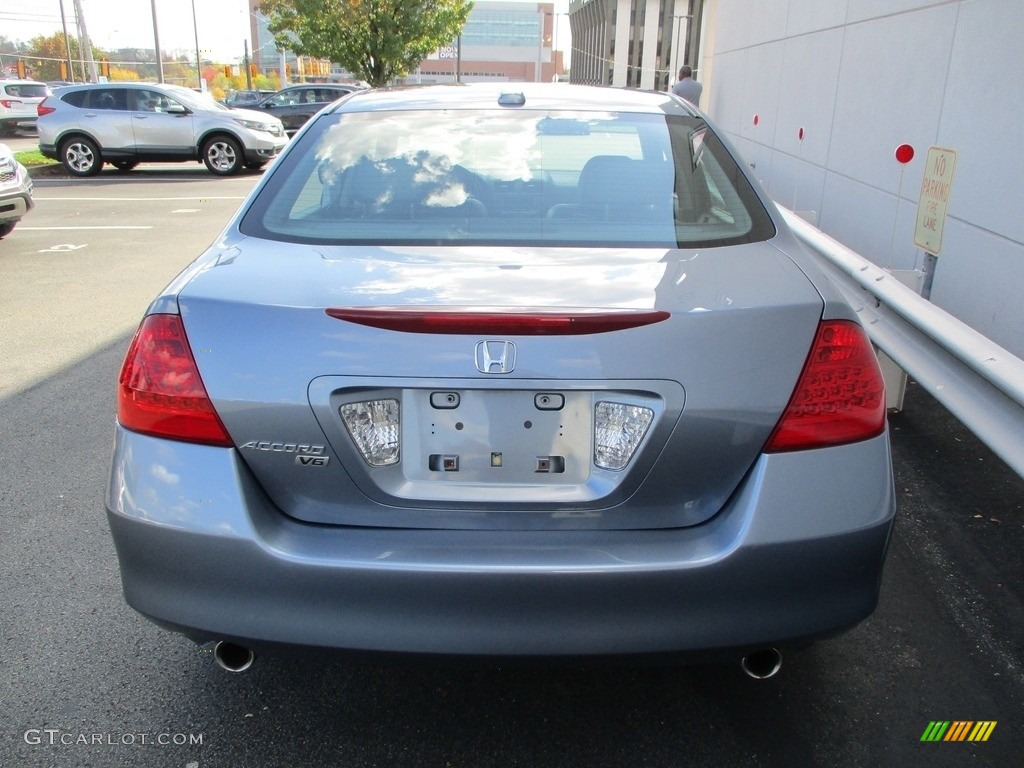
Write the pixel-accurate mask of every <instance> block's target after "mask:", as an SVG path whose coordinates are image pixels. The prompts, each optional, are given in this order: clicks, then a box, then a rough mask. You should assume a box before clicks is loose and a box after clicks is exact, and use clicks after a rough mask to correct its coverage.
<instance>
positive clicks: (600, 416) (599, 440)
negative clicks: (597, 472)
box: [594, 401, 654, 470]
mask: <svg viewBox="0 0 1024 768" xmlns="http://www.w3.org/2000/svg"><path fill="white" fill-rule="evenodd" d="M653 419H654V411H652V410H651V409H650V408H644V407H643V406H640V405H628V404H626V403H612V402H607V401H602V402H599V403H598V404H597V406H596V407H595V408H594V463H595V464H597V466H599V467H601V468H602V469H614V470H618V469H622V468H623V467H625V466H626V465H627V464H628V463H629V461H630V459H632V458H633V454H634V453H636V449H637V448H638V447H639V446H640V442H641V441H642V440H643V439H644V435H645V434H646V433H647V428H648V427H649V426H650V425H651V421H652V420H653Z"/></svg>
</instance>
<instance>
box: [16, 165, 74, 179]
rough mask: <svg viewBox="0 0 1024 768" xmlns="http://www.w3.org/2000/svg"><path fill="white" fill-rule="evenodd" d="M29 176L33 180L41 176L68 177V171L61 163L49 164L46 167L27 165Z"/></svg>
mask: <svg viewBox="0 0 1024 768" xmlns="http://www.w3.org/2000/svg"><path fill="white" fill-rule="evenodd" d="M25 168H26V170H28V175H29V176H31V177H32V178H33V179H37V178H39V177H40V176H67V175H68V173H67V171H65V170H64V166H63V165H61V164H60V163H47V164H46V165H26V166H25Z"/></svg>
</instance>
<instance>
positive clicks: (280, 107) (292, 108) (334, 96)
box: [256, 83, 364, 136]
mask: <svg viewBox="0 0 1024 768" xmlns="http://www.w3.org/2000/svg"><path fill="white" fill-rule="evenodd" d="M359 90H364V88H363V87H362V86H359V85H354V84H351V83H308V84H305V85H290V86H288V87H287V88H282V89H281V90H280V91H278V92H277V93H275V94H274V95H273V96H269V97H267V98H266V99H264V100H263V101H261V102H260V103H259V106H258V107H256V109H259V110H261V111H263V112H267V113H269V114H271V115H275V116H276V117H279V118H280V119H281V122H282V123H284V129H285V130H286V131H287V132H288V135H289V136H290V135H292V134H294V133H295V132H296V131H297V130H299V128H301V127H302V126H303V125H305V123H306V121H307V120H309V118H311V117H312V116H313V115H315V114H316V113H317V112H319V111H320V110H321V109H323V108H324V107H326V106H327V105H328V104H330V103H331V102H332V101H337V100H338V99H340V98H343V97H344V96H347V95H348V94H350V93H355V92H356V91H359Z"/></svg>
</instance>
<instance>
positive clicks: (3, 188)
mask: <svg viewBox="0 0 1024 768" xmlns="http://www.w3.org/2000/svg"><path fill="white" fill-rule="evenodd" d="M34 206H35V201H34V200H33V199H32V177H31V176H29V175H28V169H26V168H25V166H24V165H22V164H21V163H19V162H18V161H17V160H16V159H15V158H14V153H13V152H11V148H10V147H8V146H7V145H6V144H0V239H2V238H5V237H7V236H8V235H9V234H11V232H13V231H14V225H15V224H17V223H18V222H19V221H21V218H22V216H24V215H25V214H26V213H28V212H29V211H31V210H32V208H33V207H34Z"/></svg>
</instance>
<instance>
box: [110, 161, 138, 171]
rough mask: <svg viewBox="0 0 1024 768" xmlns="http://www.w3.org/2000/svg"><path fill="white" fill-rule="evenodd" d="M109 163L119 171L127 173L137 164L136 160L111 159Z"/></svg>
mask: <svg viewBox="0 0 1024 768" xmlns="http://www.w3.org/2000/svg"><path fill="white" fill-rule="evenodd" d="M110 164H111V165H112V166H114V167H115V168H117V170H119V171H121V173H127V172H128V171H130V170H131V169H132V168H134V167H135V166H137V165H138V164H139V161H138V160H111V161H110Z"/></svg>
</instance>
